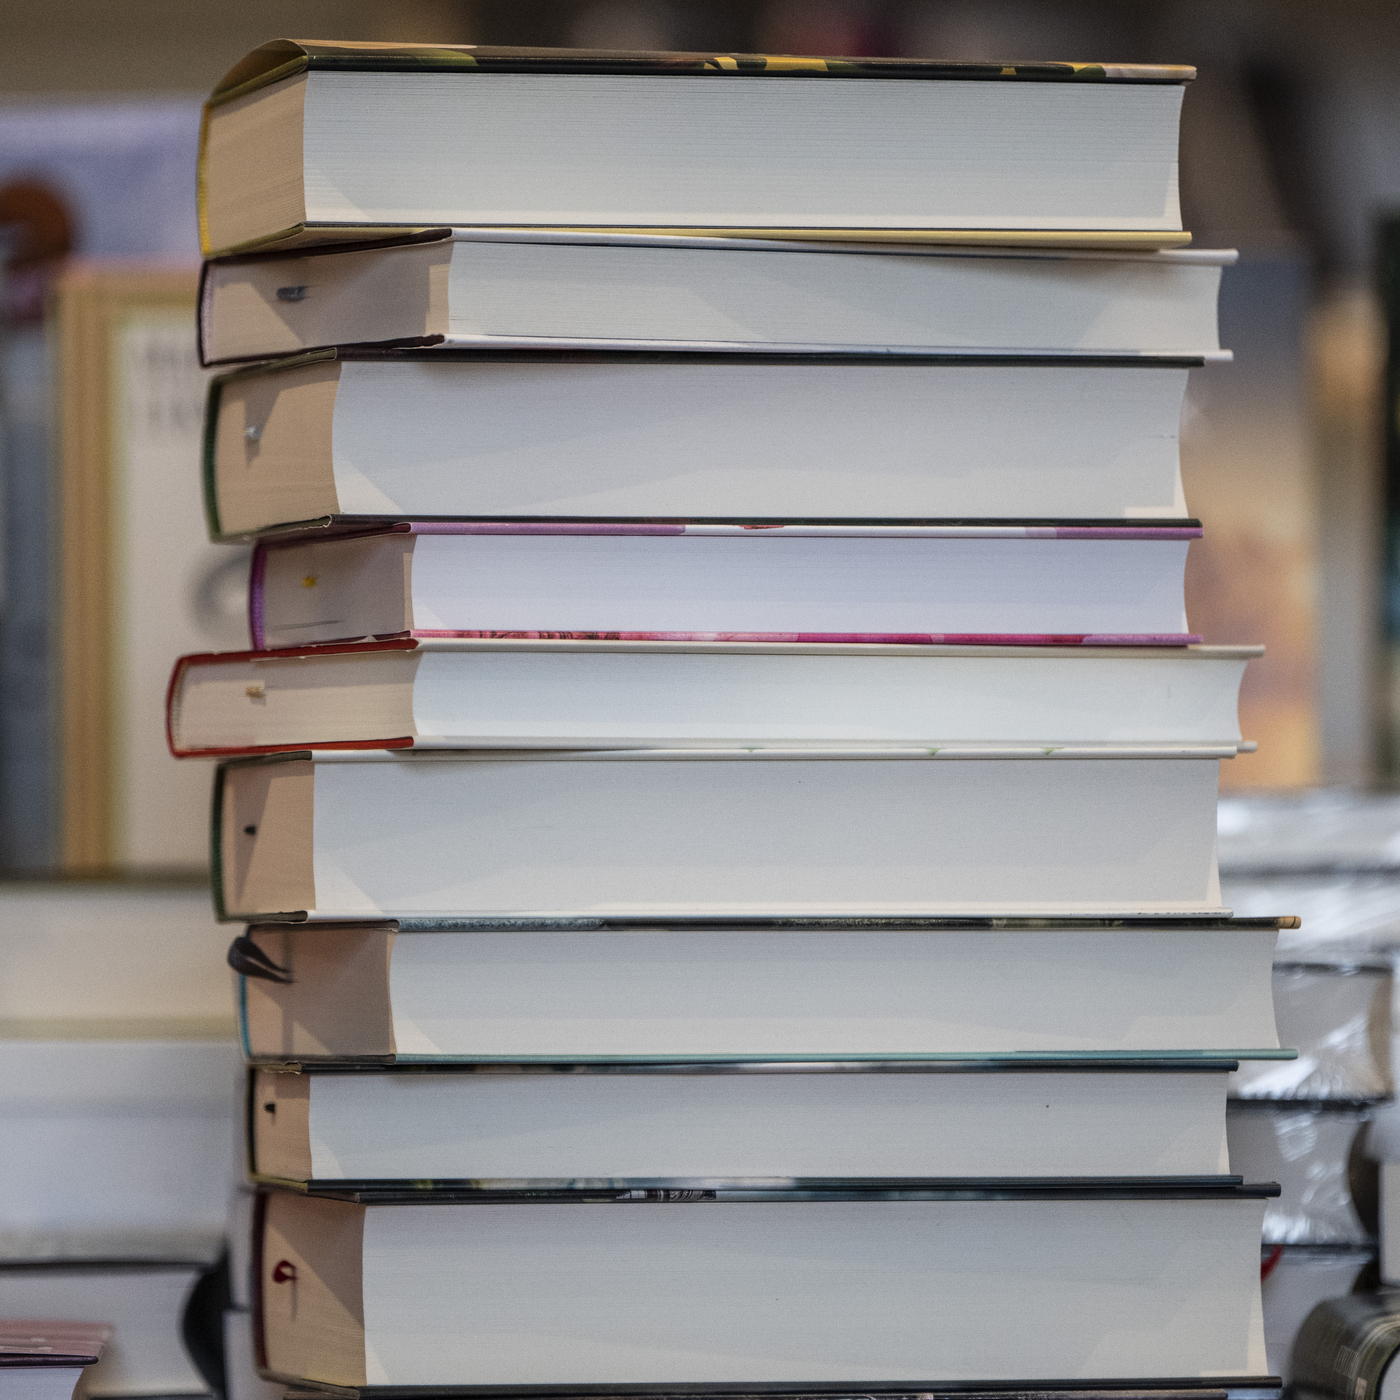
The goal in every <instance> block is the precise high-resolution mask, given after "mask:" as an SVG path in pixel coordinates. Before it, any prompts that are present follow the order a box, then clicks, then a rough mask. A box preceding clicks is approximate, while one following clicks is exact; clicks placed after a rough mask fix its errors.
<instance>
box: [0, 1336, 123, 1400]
mask: <svg viewBox="0 0 1400 1400" xmlns="http://www.w3.org/2000/svg"><path fill="white" fill-rule="evenodd" d="M111 1337H112V1329H111V1328H110V1327H107V1326H105V1325H103V1324H102V1323H92V1322H89V1323H78V1322H53V1321H50V1320H45V1321H35V1322H29V1321H24V1322H11V1321H9V1320H4V1321H0V1400H69V1397H70V1396H72V1395H73V1394H75V1393H76V1391H77V1388H78V1385H79V1383H80V1382H81V1381H82V1379H83V1372H84V1371H85V1370H86V1369H87V1368H88V1367H89V1366H94V1365H96V1364H97V1362H98V1361H99V1360H100V1359H101V1357H102V1349H103V1347H105V1346H106V1345H107V1343H108V1342H109V1341H110V1340H111Z"/></svg>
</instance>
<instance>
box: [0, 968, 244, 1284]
mask: <svg viewBox="0 0 1400 1400" xmlns="http://www.w3.org/2000/svg"><path fill="white" fill-rule="evenodd" d="M54 975H57V974H54ZM237 1072H238V1048H237V1046H236V1044H234V1043H233V1042H232V1041H180V1040H169V1041H149V1040H140V1039H128V1040H115V1039H102V1040H86V1041H78V1040H57V1039H50V1040H28V1041H20V1040H0V1116H3V1118H4V1122H5V1131H4V1133H3V1134H0V1180H3V1181H4V1182H5V1190H4V1191H3V1192H0V1271H2V1269H3V1267H4V1266H8V1265H9V1264H11V1263H15V1262H27V1261H37V1260H49V1261H52V1260H59V1259H66V1260H75V1259H87V1260H92V1259H109V1260H111V1259H119V1260H124V1261H137V1260H147V1261H149V1260H152V1259H156V1260H170V1259H185V1260H203V1259H210V1260H212V1258H213V1257H214V1255H216V1254H217V1252H218V1248H219V1241H220V1238H221V1236H222V1233H223V1222H224V1210H225V1200H226V1196H227V1191H228V1184H229V1181H230V1179H231V1176H232V1170H233V1164H232V1162H231V1160H230V1152H229V1137H230V1134H231V1133H232V1132H233V1130H234V1124H235V1122H236V1119H235V1111H234V1104H233V1101H232V1093H233V1086H234V1084H235V1079H236V1075H237ZM0 1309H3V1305H0Z"/></svg>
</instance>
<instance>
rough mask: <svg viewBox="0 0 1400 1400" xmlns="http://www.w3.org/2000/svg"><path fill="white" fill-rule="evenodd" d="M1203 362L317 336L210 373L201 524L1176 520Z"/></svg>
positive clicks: (1181, 518) (216, 529)
mask: <svg viewBox="0 0 1400 1400" xmlns="http://www.w3.org/2000/svg"><path fill="white" fill-rule="evenodd" d="M1192 363H1198V362H1197V361H1192V360H1175V361H1171V360H1157V361H1154V360H1148V359H1140V360H1129V361H1126V362H1125V361H1122V360H1119V361H1115V362H1106V361H1103V360H1098V359H1095V360H1089V359H1085V360H1081V361H1078V362H1076V363H1073V364H1066V363H1064V362H1063V361H1061V362H1059V363H1055V362H1051V361H1047V360H1045V359H1044V358H1041V359H1035V358H1034V357H1031V358H1019V357H1018V358H1015V359H1012V358H1005V359H1003V360H1000V361H995V362H992V361H988V360H987V359H986V358H985V357H983V358H982V359H981V360H980V361H979V360H976V359H970V358H964V359H958V360H949V359H933V358H929V357H925V358H923V359H913V360H911V359H910V358H909V357H908V356H885V357H879V356H866V357H863V358H859V359H854V358H852V357H850V356H844V357H843V356H817V357H812V356H807V357H795V356H790V355H784V356H778V355H770V356H763V357H755V356H751V355H750V356H734V355H679V354H676V355H664V354H659V353H657V354H636V353H623V352H620V351H619V352H615V353H613V354H602V353H596V352H584V351H579V352H575V353H573V354H569V355H564V354H561V353H559V352H552V353H545V352H534V353H524V352H520V353H515V354H506V353H504V352H501V351H496V352H493V353H489V354H482V353H467V354H464V353H462V352H460V351H446V350H444V351H437V352H434V351H422V350H419V351H398V352H383V351H379V352H369V351H319V352H313V353H311V354H309V355H306V356H302V357H295V358H293V359H292V360H289V361H282V362H279V363H276V364H272V365H259V366H254V367H251V368H249V369H245V370H240V371H235V372H233V373H231V374H227V375H222V376H219V377H218V378H216V379H215V380H214V381H213V383H212V384H211V386H210V391H209V406H208V410H207V416H206V423H205V437H204V472H205V477H204V490H205V501H206V508H207V511H208V519H209V529H210V532H211V534H212V535H213V536H214V537H215V538H220V537H230V538H231V537H236V536H241V535H247V534H250V533H257V532H258V531H262V530H270V529H278V528H282V529H285V528H288V527H291V526H295V525H298V524H308V523H317V522H321V523H333V524H336V525H339V526H342V527H344V526H351V527H355V526H358V527H360V528H363V527H364V526H365V525H366V524H374V523H377V522H379V521H384V520H389V521H393V520H415V519H419V520H431V519H439V520H452V519H464V518H465V519H476V520H478V521H482V520H485V521H489V520H493V519H494V520H510V519H512V518H514V519H518V520H524V521H536V522H543V521H549V520H558V521H565V520H578V521H598V522H601V521H606V520H609V519H612V520H630V521H632V522H633V523H656V522H661V521H671V522H680V521H685V520H691V521H696V522H701V521H710V522H723V521H729V522H738V523H745V524H759V523H764V524H775V523H778V522H780V521H783V520H805V521H810V522H814V523H815V522H822V521H825V522H827V523H829V524H840V525H855V524H862V523H863V524H866V525H879V524H909V525H918V524H928V523H934V522H938V521H942V522H944V523H962V524H969V525H975V524H977V523H978V522H984V523H996V522H1009V521H1025V520H1031V521H1041V522H1044V523H1047V524H1049V523H1063V524H1084V523H1093V522H1095V521H1099V522H1102V523H1105V524H1114V525H1120V526H1121V525H1128V524H1133V523H1139V524H1148V523H1159V524H1164V525H1165V524H1178V525H1179V524H1186V523H1189V522H1188V521H1187V520H1186V519H1185V517H1186V514H1187V511H1186V501H1185V497H1184V495H1183V494H1182V488H1181V476H1180V462H1179V451H1178V437H1179V429H1180V420H1181V409H1182V402H1183V396H1184V394H1185V392H1186V378H1187V371H1188V368H1189V366H1190V365H1191V364H1192ZM717 404H723V405H724V419H723V423H724V426H723V431H722V432H721V433H719V434H716V431H715V422H714V414H715V406H716V405H717ZM931 421H936V422H937V423H938V431H937V432H936V433H931V432H929V431H928V424H929V423H930V422H931Z"/></svg>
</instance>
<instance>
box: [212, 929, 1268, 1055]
mask: <svg viewBox="0 0 1400 1400" xmlns="http://www.w3.org/2000/svg"><path fill="white" fill-rule="evenodd" d="M1279 922H1284V923H1286V922H1288V921H1287V920H1283V921H1279V920H1269V919H1253V920H1240V919H1227V920H1224V921H1214V922H1205V923H1199V922H1193V921H1184V920H1171V921H1170V922H1165V923H1162V922H1155V923H1154V922H1152V921H1150V920H1149V921H1143V922H1128V923H1123V922H1121V921H1097V922H1096V921H1093V920H1086V921H1080V922H1078V923H1075V922H1073V921H1055V920H1043V919H1041V920H1037V919H1028V920H1027V919H1022V920H1010V921H1007V920H991V919H983V920H963V921H956V920H947V921H938V920H926V921H922V922H920V921H912V922H911V921H905V922H901V921H898V920H845V921H843V920H840V919H808V920H772V921H769V922H767V923H756V924H744V923H737V922H733V921H731V922H729V923H728V924H726V923H725V922H724V921H723V920H716V921H713V922H707V923H705V924H694V925H679V926H674V925H673V926H665V925H658V924H656V923H654V922H653V923H650V924H648V923H647V922H646V921H644V920H635V919H621V920H603V919H576V920H569V921H567V923H564V924H563V926H561V927H554V928H530V927H504V928H492V927H490V926H489V924H488V925H485V926H476V925H475V924H469V926H467V927H464V928H461V929H458V930H452V929H443V928H439V927H435V926H434V927H432V928H431V931H423V932H415V931H413V930H414V928H415V927H416V924H415V921H413V920H404V921H400V923H399V924H398V925H397V927H396V926H395V925H392V924H378V925H375V924H340V925H337V924H317V923H305V924H262V925H255V926H254V927H252V928H250V929H249V930H248V931H247V932H246V933H244V934H241V935H240V936H239V937H238V938H237V939H236V940H235V941H234V944H233V946H232V947H231V948H230V950H229V961H230V963H231V964H232V965H233V966H234V968H235V969H236V970H237V971H239V972H240V973H242V974H243V976H242V977H241V978H240V983H239V993H238V997H239V1004H240V1016H241V1019H242V1025H243V1045H244V1050H245V1052H246V1053H247V1054H248V1055H249V1056H250V1057H251V1058H253V1059H255V1060H261V1061H264V1062H278V1063H286V1062H288V1061H294V1062H298V1063H312V1062H316V1061H322V1060H324V1061H332V1062H344V1063H352V1062H356V1061H360V1062H364V1061H378V1062H384V1063H415V1062H418V1061H425V1062H435V1061H444V1062H445V1061H473V1062H487V1063H489V1062H494V1061H503V1062H508V1063H513V1064H519V1063H525V1062H531V1061H543V1062H548V1063H560V1064H569V1063H592V1062H600V1061H601V1062H629V1061H633V1060H653V1061H668V1060H670V1061H681V1062H688V1063H713V1062H721V1063H723V1062H726V1061H731V1060H738V1061H750V1060H762V1061H769V1062H773V1061H789V1060H790V1061H803V1060H811V1061H819V1062H830V1061H842V1060H847V1059H856V1060H862V1059H863V1060H877V1059H885V1060H890V1061H899V1060H911V1061H922V1060H926V1061H944V1060H954V1061H956V1060H962V1059H967V1060H971V1061H973V1062H993V1063H1001V1062H1010V1063H1022V1062H1026V1063H1031V1064H1035V1063H1042V1064H1050V1063H1058V1062H1060V1061H1062V1060H1070V1061H1079V1060H1084V1059H1093V1058H1098V1059H1107V1060H1142V1061H1144V1062H1155V1061H1156V1060H1158V1059H1161V1058H1165V1059H1167V1060H1182V1059H1200V1058H1205V1059H1214V1060H1220V1059H1226V1060H1231V1059H1234V1060H1238V1059H1250V1060H1254V1059H1263V1060H1272V1059H1280V1058H1281V1059H1285V1060H1286V1059H1288V1058H1290V1057H1291V1055H1292V1051H1290V1050H1280V1049H1279V1048H1278V1046H1279V1040H1278V1036H1277V1034H1276V1032H1275V1029H1274V1013H1273V1006H1272V1004H1271V1002H1270V999H1269V956H1270V953H1271V951H1272V949H1273V945H1274V940H1275V939H1276V938H1277V937H1278V932H1277V925H1278V924H1279ZM483 924H485V921H483ZM775 1007H780V1008H781V1009H782V1015H780V1016H775V1015H773V1014H772V1012H773V1008H775Z"/></svg>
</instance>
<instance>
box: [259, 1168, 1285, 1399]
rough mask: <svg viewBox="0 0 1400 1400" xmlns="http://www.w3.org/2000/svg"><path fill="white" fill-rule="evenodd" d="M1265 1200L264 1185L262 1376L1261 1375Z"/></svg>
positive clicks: (635, 1384) (506, 1379) (626, 1384)
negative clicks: (462, 1193) (322, 1190)
mask: <svg viewBox="0 0 1400 1400" xmlns="http://www.w3.org/2000/svg"><path fill="white" fill-rule="evenodd" d="M1269 1189H1270V1188H1248V1187H1244V1188H1241V1187H1235V1188H1223V1189H1215V1190H1201V1189H1198V1190H1196V1191H1191V1190H1188V1189H1184V1188H1183V1189H1180V1190H1177V1191H1173V1192H1163V1193H1157V1194H1153V1193H1145V1192H1137V1193H1131V1192H1118V1193H1105V1194H1094V1193H1075V1192H1066V1193H1063V1194H1062V1195H1060V1196H1055V1195H1045V1194H1021V1193H1017V1192H1014V1191H1002V1192H988V1193H986V1194H985V1195H983V1196H982V1197H981V1198H976V1197H975V1196H974V1198H972V1199H968V1198H967V1196H968V1193H966V1192H963V1193H957V1192H945V1193H938V1192H928V1191H923V1192H920V1191H912V1192H905V1193H895V1198H893V1199H891V1198H888V1197H882V1196H881V1194H880V1193H846V1194H845V1195H844V1196H843V1195H841V1194H836V1193H832V1194H828V1193H805V1198H804V1193H796V1194H795V1195H794V1196H791V1197H789V1198H786V1199H784V1198H783V1196H782V1195H781V1193H770V1194H767V1195H764V1194H761V1193H754V1196H751V1197H750V1198H748V1199H744V1198H743V1197H742V1196H741V1197H740V1198H739V1199H724V1198H723V1193H720V1195H721V1198H720V1199H715V1200H705V1199H699V1200H680V1201H674V1200H671V1201H668V1200H648V1199H641V1200H630V1199H623V1200H603V1201H596V1202H592V1201H587V1200H583V1201H579V1200H567V1201H550V1200H548V1199H537V1200H533V1201H528V1202H512V1201H489V1202H488V1201H469V1202H463V1201H455V1202H452V1201H442V1202H439V1201H435V1200H433V1198H432V1197H431V1196H430V1195H426V1194H425V1193H419V1200H420V1201H421V1203H420V1204H389V1203H382V1204H359V1203H354V1202H350V1201H337V1200H323V1199H318V1198H316V1197H307V1196H302V1195H294V1194H290V1193H286V1194H284V1193H281V1192H277V1193H272V1194H269V1195H267V1196H265V1197H264V1198H263V1200H264V1206H263V1215H262V1219H261V1221H260V1227H261V1228H260V1231H259V1234H260V1241H259V1243H260V1246H261V1261H260V1268H259V1271H258V1285H259V1294H260V1297H259V1302H260V1307H259V1310H258V1312H259V1322H260V1327H259V1338H258V1340H259V1344H260V1352H261V1358H260V1359H261V1361H262V1364H263V1367H264V1369H265V1370H266V1371H267V1372H268V1373H269V1374H271V1375H275V1376H281V1377H287V1378H289V1379H290V1378H306V1379H308V1380H312V1381H321V1382H328V1383H331V1384H336V1385H346V1386H371V1387H372V1386H386V1387H401V1386H402V1387H408V1386H443V1387H452V1388H454V1389H457V1388H460V1389H463V1390H472V1389H481V1390H498V1389H509V1388H511V1387H519V1388H520V1389H521V1390H528V1391H537V1390H548V1389H554V1388H557V1389H560V1390H574V1388H575V1387H597V1388H599V1389H600V1390H603V1388H605V1387H606V1388H607V1389H606V1390H604V1393H609V1392H611V1393H617V1391H616V1390H614V1389H613V1388H614V1387H620V1388H621V1389H622V1390H623V1391H624V1392H625V1391H626V1390H628V1389H641V1388H645V1387H657V1388H659V1387H669V1386H676V1387H679V1388H682V1389H689V1388H697V1389H701V1388H708V1387H714V1388H716V1389H725V1388H731V1389H735V1390H743V1389H745V1388H746V1387H757V1388H759V1389H762V1388H765V1387H768V1386H777V1387H790V1388H792V1389H795V1390H800V1389H804V1388H807V1387H812V1388H815V1389H822V1388H839V1389H841V1390H843V1391H844V1393H847V1394H849V1393H850V1389H848V1388H854V1389H856V1390H857V1391H863V1390H865V1389H867V1388H883V1389H895V1388H900V1387H903V1388H907V1389H918V1390H929V1389H934V1388H935V1387H937V1386H939V1385H940V1384H945V1385H946V1384H947V1383H957V1382H962V1383H968V1382H983V1383H991V1384H998V1383H1006V1382H1030V1381H1037V1382H1045V1381H1052V1380H1053V1381H1060V1382H1064V1383H1074V1382H1080V1383H1088V1382H1100V1381H1108V1380H1148V1379H1150V1380H1152V1381H1154V1382H1159V1383H1166V1382H1169V1381H1171V1380H1182V1381H1189V1380H1205V1379H1208V1378H1209V1379H1210V1380H1212V1381H1214V1383H1215V1384H1217V1385H1219V1384H1220V1383H1221V1382H1222V1381H1223V1380H1225V1379H1226V1378H1236V1379H1237V1380H1239V1381H1241V1382H1243V1381H1244V1380H1245V1379H1246V1378H1249V1379H1256V1380H1257V1381H1259V1382H1261V1383H1263V1382H1266V1379H1267V1378H1266V1376H1265V1368H1266V1362H1265V1355H1264V1339H1263V1326H1262V1318H1261V1312H1260V1299H1259V1220H1260V1215H1261V1210H1262V1205H1263V1200H1262V1199H1259V1197H1263V1196H1266V1195H1267V1193H1268V1190H1269ZM635 1194H636V1195H637V1196H640V1197H646V1196H647V1195H648V1194H649V1193H646V1192H637V1193H635ZM659 1194H660V1195H662V1196H665V1195H667V1194H670V1193H659ZM704 1194H705V1193H701V1195H702V1196H703V1195H704ZM959 1196H961V1197H962V1198H961V1199H959ZM755 1197H756V1198H755ZM1008 1317H1014V1318H1015V1325H1014V1326H1008V1324H1007V1318H1008ZM1163 1318H1169V1319H1170V1320H1171V1325H1170V1326H1164V1325H1163ZM574 1393H577V1391H576V1390H575V1391H574Z"/></svg>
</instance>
